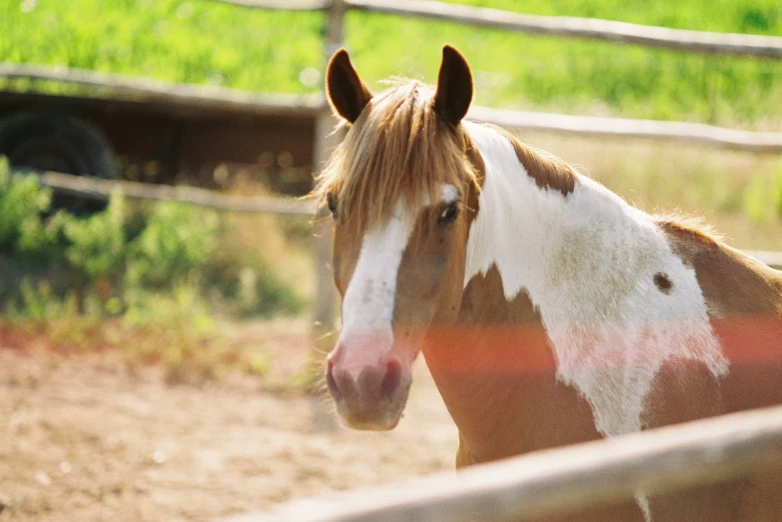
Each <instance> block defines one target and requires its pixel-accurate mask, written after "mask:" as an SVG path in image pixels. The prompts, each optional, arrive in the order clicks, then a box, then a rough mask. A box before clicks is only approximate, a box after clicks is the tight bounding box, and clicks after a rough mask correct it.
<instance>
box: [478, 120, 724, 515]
mask: <svg viewBox="0 0 782 522" xmlns="http://www.w3.org/2000/svg"><path fill="white" fill-rule="evenodd" d="M465 127H466V129H467V131H468V133H469V134H470V137H471V138H472V139H473V141H474V142H475V143H476V145H477V147H478V150H479V151H480V152H481V155H482V156H483V161H484V164H485V167H486V178H485V181H484V185H483V189H482V191H481V194H480V199H479V203H480V205H479V209H480V210H479V213H478V215H477V217H476V218H475V220H474V221H473V223H472V225H471V228H470V233H469V237H468V242H467V260H466V269H465V274H464V285H465V286H467V283H468V282H469V281H470V280H471V279H472V278H473V277H474V276H475V275H477V274H486V272H487V271H488V270H489V268H491V266H492V265H496V266H497V269H498V270H499V273H500V276H501V278H502V284H503V290H504V293H505V298H506V299H507V300H508V301H510V300H512V299H513V298H514V297H516V295H518V293H519V292H520V291H521V290H522V289H525V290H526V291H527V293H528V294H529V297H530V299H531V300H532V302H533V304H534V305H535V306H536V308H537V309H538V310H539V312H540V316H541V318H542V321H543V325H544V327H545V329H546V333H547V334H548V337H549V339H550V341H551V343H552V348H553V351H554V356H555V359H556V364H557V380H559V381H560V382H562V383H564V384H566V385H570V386H573V387H574V388H575V389H576V390H578V392H579V393H580V394H581V395H582V396H583V397H584V398H585V399H586V401H587V402H588V404H589V406H590V407H591V409H592V414H593V416H594V420H595V426H596V428H597V430H598V431H599V432H600V433H602V434H603V435H605V436H616V435H621V434H625V433H631V432H635V431H639V430H640V429H641V417H642V414H643V409H644V400H645V398H646V396H647V395H648V393H649V391H650V390H651V387H652V383H653V380H654V377H655V375H656V374H657V372H658V371H659V369H660V367H661V365H662V364H663V362H664V361H665V360H666V359H668V358H671V357H678V358H683V359H689V360H695V361H702V362H703V363H705V364H706V366H707V367H708V368H709V370H710V371H711V372H712V374H713V375H714V376H715V377H719V376H722V375H725V374H726V373H727V372H728V365H729V361H728V359H727V358H726V357H725V355H724V354H723V353H722V351H721V348H720V346H719V342H718V341H717V338H716V337H715V334H714V332H713V331H712V327H711V323H710V322H709V317H708V313H707V308H706V303H705V300H704V298H703V294H702V292H701V289H700V287H699V285H698V282H697V280H696V277H695V271H694V270H693V269H692V268H689V267H687V266H685V265H684V263H683V262H682V261H681V259H680V258H679V257H677V256H676V255H675V254H674V253H673V251H672V250H671V248H670V245H669V244H668V243H667V241H666V240H665V238H664V237H663V235H662V234H661V233H660V231H659V230H658V229H657V228H656V226H655V224H654V222H653V221H652V219H651V218H650V217H649V216H648V215H646V214H644V213H642V212H641V211H639V210H637V209H635V208H633V207H631V206H629V205H627V204H626V203H625V202H624V201H623V200H622V199H621V198H619V197H618V196H617V195H615V194H613V193H612V192H610V191H609V190H607V189H606V188H605V187H603V186H602V185H600V184H598V183H596V182H594V181H592V180H591V179H589V178H585V177H582V176H579V177H578V179H577V181H576V184H575V188H574V190H573V192H572V193H570V194H568V195H567V196H563V194H562V193H561V192H559V191H557V190H541V189H540V188H538V187H537V185H536V184H535V182H534V181H533V179H532V178H531V177H530V176H529V175H527V172H526V170H525V169H524V166H523V165H522V164H521V163H520V161H519V160H518V158H517V156H516V153H515V151H514V149H513V147H512V145H511V144H510V143H509V142H508V140H507V139H506V138H505V137H503V136H501V135H500V134H498V133H497V132H495V131H493V130H491V129H490V128H488V127H485V126H482V125H478V124H471V123H465ZM657 273H664V274H666V275H667V277H668V279H669V280H670V281H671V282H672V284H673V286H672V288H671V291H670V292H669V293H667V294H666V293H663V292H661V291H660V290H659V289H658V288H656V286H655V284H654V282H653V281H654V275H655V274H657ZM636 501H637V502H638V505H639V506H640V508H641V510H642V512H643V514H644V518H645V519H646V520H647V522H649V521H650V520H651V513H650V510H649V502H648V499H647V497H646V496H645V495H644V494H642V493H639V494H638V495H636Z"/></svg>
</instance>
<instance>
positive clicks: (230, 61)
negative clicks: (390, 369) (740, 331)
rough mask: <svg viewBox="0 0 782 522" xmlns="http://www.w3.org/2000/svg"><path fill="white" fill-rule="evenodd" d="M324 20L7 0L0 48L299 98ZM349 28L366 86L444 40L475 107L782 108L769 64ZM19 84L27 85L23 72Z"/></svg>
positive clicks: (753, 3) (663, 16)
mask: <svg viewBox="0 0 782 522" xmlns="http://www.w3.org/2000/svg"><path fill="white" fill-rule="evenodd" d="M451 1H453V2H454V3H466V4H472V5H478V6H484V7H494V8H499V9H508V10H513V11H520V12H525V13H530V14H542V15H554V16H582V17H596V18H605V19H610V20H619V21H626V22H633V23H639V24H649V25H661V26H666V27H674V28H680V29H694V30H705V31H717V32H738V33H755V34H764V35H782V9H781V8H780V4H779V2H778V1H777V0H749V1H746V2H736V1H734V0H716V1H711V0H693V1H691V2H641V1H639V0H634V1H629V2H626V1H621V0H607V1H601V2H597V1H595V0H560V1H557V2H550V1H545V0H528V1H525V2H517V1H515V0H451ZM324 23H325V20H324V17H323V15H322V14H321V13H307V12H286V11H266V10H251V9H244V8H240V7H236V6H231V5H224V4H221V3H219V2H211V1H207V0H200V1H197V0H192V1H183V0H122V1H114V0H111V1H110V0H75V1H72V2H57V1H55V0H37V1H35V0H9V1H6V2H4V3H0V56H3V57H4V60H8V61H11V62H20V63H43V64H50V65H57V64H63V65H67V66H70V67H81V68H86V69H93V70H98V71H106V72H118V73H125V74H131V75H137V76H148V77H153V78H161V79H165V80H172V81H181V82H192V83H202V84H213V85H224V86H228V87H236V88H241V89H248V90H255V91H265V92H290V93H301V94H306V93H313V92H318V91H320V90H321V88H322V86H321V83H320V82H321V81H322V79H320V78H319V75H318V71H319V70H320V69H321V68H322V38H321V35H322V31H323V27H324ZM345 34H346V38H347V40H346V44H347V46H348V47H349V48H350V49H351V51H353V52H354V54H353V58H354V60H355V62H356V63H357V66H358V68H359V70H360V71H361V73H362V75H364V76H365V78H366V79H367V80H368V81H369V82H370V84H373V83H374V82H376V81H378V80H381V79H383V78H387V77H388V76H391V75H396V74H400V73H401V74H404V75H407V76H411V77H415V78H424V79H426V80H428V81H430V82H431V81H434V79H435V75H436V71H437V65H438V63H439V59H440V55H439V49H440V46H441V45H442V44H443V43H445V42H450V43H452V44H454V45H456V46H458V47H459V48H460V49H461V50H462V51H463V52H464V53H465V54H466V55H467V57H468V58H469V59H470V60H471V62H472V64H473V66H474V67H475V80H476V84H477V100H476V101H477V102H478V103H481V104H485V105H493V106H501V107H507V108H539V109H545V110H559V111H572V112H581V113H593V114H605V113H607V112H608V113H616V114H622V115H625V116H629V117H641V118H655V119H685V120H698V121H706V122H711V123H720V124H751V123H754V122H758V121H759V122H760V123H761V124H762V123H764V122H766V121H774V119H776V118H778V117H779V115H780V114H782V63H780V62H779V61H773V60H763V59H756V58H742V57H724V56H723V57H720V56H702V55H697V54H691V53H679V52H672V51H664V50H654V49H645V48H641V47H637V46H632V45H626V44H615V43H606V42H594V41H586V40H578V39H567V38H550V37H542V36H528V35H519V34H513V33H509V32H506V31H490V30H485V29H475V28H470V27H468V26H466V25H462V24H448V23H440V22H432V21H428V20H415V19H409V18H402V17H397V16H389V15H382V14H369V13H364V12H351V13H350V14H349V16H348V17H347V24H346V31H345ZM15 84H16V86H17V88H20V89H25V88H29V87H30V84H29V82H28V81H27V80H24V81H18V82H15ZM40 85H41V84H38V87H40ZM44 88H47V89H50V88H52V86H51V85H50V84H46V85H44ZM57 88H62V87H57ZM376 88H382V86H376Z"/></svg>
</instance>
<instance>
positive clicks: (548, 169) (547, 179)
mask: <svg viewBox="0 0 782 522" xmlns="http://www.w3.org/2000/svg"><path fill="white" fill-rule="evenodd" d="M495 129H496V130H497V132H499V133H500V134H502V135H503V136H505V138H507V140H508V141H510V144H511V145H512V146H513V150H514V151H515V152H516V157H517V158H518V159H519V161H520V162H521V164H522V165H524V170H526V171H527V174H528V175H529V176H530V177H531V178H532V179H534V180H535V184H536V185H537V186H538V188H540V189H544V190H556V191H558V192H560V193H562V195H563V196H567V195H568V194H570V193H571V192H573V190H574V189H575V186H576V174H575V172H574V171H573V168H572V167H571V166H570V165H568V164H567V163H566V162H565V161H564V160H562V159H560V158H558V157H556V156H554V155H553V154H551V153H549V152H546V151H543V150H538V149H535V148H533V147H530V146H529V145H526V144H524V143H522V142H521V141H519V140H518V139H517V138H516V137H515V136H514V135H513V134H511V133H510V132H508V131H506V130H504V129H501V128H499V127H495Z"/></svg>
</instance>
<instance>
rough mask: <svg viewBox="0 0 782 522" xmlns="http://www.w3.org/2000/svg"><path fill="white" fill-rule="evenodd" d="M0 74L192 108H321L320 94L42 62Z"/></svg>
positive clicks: (1, 66) (302, 112) (300, 112)
mask: <svg viewBox="0 0 782 522" xmlns="http://www.w3.org/2000/svg"><path fill="white" fill-rule="evenodd" d="M0 78H9V79H14V78H18V79H28V80H48V81H56V82H63V83H69V84H73V85H79V86H84V87H87V88H91V89H94V91H91V92H94V93H95V94H100V91H101V90H106V91H108V93H110V98H112V99H129V100H133V101H139V102H146V103H161V104H179V105H187V106H189V107H192V108H195V109H207V110H208V109H218V110H226V109H228V110H234V111H243V112H247V113H250V114H263V115H265V114H275V115H292V116H307V117H314V116H315V115H317V114H318V113H319V111H322V110H324V108H325V100H324V98H323V96H322V95H320V94H313V95H310V96H299V95H295V94H258V93H252V92H247V91H241V90H238V89H228V88H225V87H210V86H204V85H195V84H187V83H172V82H166V81H162V80H152V79H148V78H138V77H133V76H124V75H120V74H108V73H100V72H95V71H88V70H85V69H73V68H67V67H56V66H46V65H28V64H15V63H0ZM0 92H2V91H0Z"/></svg>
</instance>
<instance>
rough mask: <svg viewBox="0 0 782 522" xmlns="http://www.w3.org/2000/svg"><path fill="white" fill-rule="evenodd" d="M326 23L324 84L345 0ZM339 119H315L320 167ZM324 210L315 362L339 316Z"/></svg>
mask: <svg viewBox="0 0 782 522" xmlns="http://www.w3.org/2000/svg"><path fill="white" fill-rule="evenodd" d="M327 17H328V18H327V22H326V38H325V41H324V46H323V52H324V61H323V78H324V83H325V71H326V64H327V63H328V60H329V58H331V55H332V54H334V52H335V51H336V50H337V49H339V48H340V47H341V46H342V39H343V26H344V17H345V4H344V2H343V0H332V1H331V2H330V3H329V8H328V11H327ZM336 123H337V122H336V119H335V118H334V116H333V115H332V114H331V112H329V111H328V109H326V110H324V111H323V112H322V113H321V114H319V115H318V117H317V119H316V122H315V151H314V154H313V164H314V165H315V166H316V168H317V169H318V170H320V169H321V168H323V165H324V163H325V162H326V160H327V159H328V157H329V154H331V151H332V150H333V148H334V147H336V146H337V145H338V144H339V142H340V141H342V138H343V135H344V133H343V132H342V131H341V130H340V131H334V127H335V125H336ZM323 216H324V214H323V211H321V212H320V213H319V214H318V216H317V218H316V226H315V241H314V248H313V250H314V258H315V278H316V279H315V302H314V303H313V315H314V317H313V319H314V323H313V331H312V334H313V339H314V342H315V350H316V353H315V354H314V358H313V361H312V363H313V364H318V365H319V363H320V362H321V361H322V354H324V353H328V352H329V351H330V350H331V347H332V345H333V342H334V341H333V339H332V338H331V337H332V336H331V335H329V334H331V333H332V332H333V329H334V320H335V318H336V304H337V295H336V289H335V288H334V282H333V277H332V271H331V230H332V223H331V221H330V220H329V219H328V218H326V219H321V218H322V217H323Z"/></svg>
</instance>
